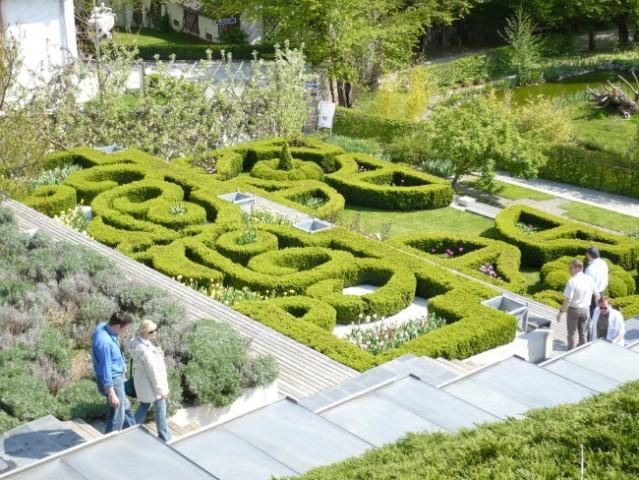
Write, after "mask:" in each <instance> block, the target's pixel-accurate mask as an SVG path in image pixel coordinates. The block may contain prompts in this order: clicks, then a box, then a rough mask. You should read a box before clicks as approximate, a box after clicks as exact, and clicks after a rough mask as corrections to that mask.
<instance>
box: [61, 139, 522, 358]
mask: <svg viewBox="0 0 639 480" xmlns="http://www.w3.org/2000/svg"><path fill="white" fill-rule="evenodd" d="M281 148H282V140H281V139H275V140H269V141H265V142H255V143H252V144H246V145H242V146H241V147H238V148H237V149H234V150H233V151H232V152H231V151H225V152H223V154H222V155H220V156H219V157H215V158H214V159H215V167H216V168H217V167H222V166H224V168H223V170H224V172H223V173H221V172H219V171H217V172H216V173H212V174H209V173H206V170H205V167H203V166H202V165H193V164H192V163H191V161H190V160H184V161H179V162H174V163H165V162H162V161H160V160H158V159H153V158H152V157H149V156H147V155H144V154H143V153H141V152H136V151H133V150H126V151H124V152H120V153H116V154H112V155H104V154H102V153H100V152H95V151H91V150H87V149H82V150H78V151H73V152H71V153H70V154H69V155H68V156H67V157H66V158H67V159H72V160H73V161H74V162H76V163H78V164H81V165H84V166H85V170H82V171H79V172H76V173H74V174H72V175H70V176H69V177H68V179H67V187H71V186H72V187H73V188H74V189H75V190H76V192H77V194H78V196H80V195H82V196H84V197H86V198H88V199H89V201H88V202H89V203H90V204H91V206H92V208H93V213H94V220H93V221H92V222H91V223H90V224H89V233H90V235H92V236H93V237H94V238H96V239H97V240H99V241H102V242H104V243H106V244H108V245H112V246H117V248H118V249H120V250H121V251H123V252H125V253H127V254H128V255H131V256H132V257H133V258H136V259H138V260H139V261H141V262H144V263H145V264H147V265H149V266H152V267H154V268H156V269H157V270H159V271H162V272H164V273H166V274H167V275H170V276H172V277H178V276H180V277H182V278H191V279H193V280H195V281H196V282H199V283H202V284H205V283H218V282H222V283H223V284H224V285H226V286H233V287H236V288H243V287H248V288H250V289H252V290H254V291H261V292H265V291H266V290H269V291H273V290H275V291H279V292H284V291H286V292H287V293H289V294H290V292H291V290H292V291H294V292H295V293H297V295H296V296H294V297H293V298H295V299H297V298H298V297H299V298H300V300H299V301H298V300H294V301H293V300H291V301H288V302H287V301H284V300H277V301H275V300H273V301H272V303H271V302H268V303H267V304H266V305H268V308H266V307H265V304H263V303H260V304H259V307H258V308H256V311H257V313H255V315H252V316H254V318H256V319H257V320H263V321H265V323H268V324H270V325H276V328H278V329H279V330H280V331H283V332H285V333H287V334H290V335H291V336H294V337H295V338H297V339H298V340H301V341H304V342H305V343H308V344H310V345H312V346H314V347H315V348H318V349H319V350H321V351H323V352H326V353H328V354H330V355H331V356H333V357H334V358H337V359H340V361H344V363H346V364H348V365H352V366H355V368H367V366H371V365H372V364H376V363H380V362H381V361H383V359H382V358H381V357H380V358H374V357H372V356H371V355H370V354H368V353H365V352H361V351H359V349H358V348H357V347H355V346H354V345H351V344H349V343H348V342H346V341H345V340H341V339H339V338H337V337H334V336H333V335H332V334H331V333H329V332H328V331H327V330H326V329H328V328H330V325H331V323H332V321H333V320H332V319H333V318H335V320H336V321H340V322H345V323H348V322H350V321H354V320H356V319H357V317H358V315H359V314H360V313H365V314H369V313H371V314H372V313H378V314H380V315H391V314H394V313H396V312H398V311H399V310H401V309H403V308H404V307H406V306H407V305H409V304H410V303H411V302H412V301H413V298H414V296H415V295H416V294H417V295H419V296H423V297H425V298H429V301H430V307H431V309H432V310H433V311H435V312H436V313H437V314H439V315H440V316H442V317H444V318H446V319H447V320H448V322H449V323H450V325H449V326H447V327H444V328H442V329H441V330H439V331H437V332H432V335H433V336H431V337H429V335H431V334H427V335H425V336H424V339H423V340H422V341H421V342H417V343H412V342H411V344H412V345H414V346H415V352H414V353H416V354H426V353H427V352H435V353H437V354H438V355H442V356H445V357H449V358H461V357H462V356H468V355H472V354H473V353H479V352H481V351H483V350H485V349H486V348H491V347H494V346H497V345H499V344H501V343H504V342H506V341H510V340H511V339H512V338H513V336H514V333H515V326H516V320H515V319H514V317H510V316H508V315H506V314H504V313H503V312H498V311H495V310H493V309H491V308H489V307H485V306H482V305H481V300H483V299H486V298H489V297H491V296H495V295H496V293H497V291H496V290H494V289H492V288H489V287H483V286H477V285H474V282H472V281H471V280H469V279H466V278H463V277H459V276H456V275H452V274H451V273H450V272H448V271H447V270H445V269H443V268H441V267H439V266H434V265H426V264H424V262H423V261H422V260H421V259H418V258H414V257H412V256H410V255H407V254H405V253H402V252H398V251H397V250H396V249H395V248H393V247H391V246H388V245H385V244H383V243H379V242H375V241H372V240H368V239H365V238H363V237H361V236H360V235H357V234H355V233H353V232H350V231H348V230H346V229H343V228H333V229H330V230H325V231H322V232H319V233H315V234H313V235H310V234H308V233H306V232H302V231H300V230H298V229H295V228H293V227H290V226H287V225H262V224H258V225H256V226H255V228H256V233H257V242H255V243H251V244H247V245H240V244H238V242H237V239H238V238H239V237H240V236H241V234H242V233H243V227H242V222H241V212H240V208H239V207H238V206H237V205H233V204H231V203H230V202H226V201H224V200H221V199H220V198H218V195H220V194H224V193H228V192H229V191H236V190H237V189H242V190H245V191H248V192H252V193H255V194H258V195H260V196H263V197H265V198H267V199H271V200H273V201H277V202H278V203H283V204H285V205H289V206H297V207H299V209H300V210H303V211H304V210H305V211H311V210H310V209H304V207H300V204H299V203H298V202H300V201H302V199H303V197H304V195H309V194H310V195H314V196H325V197H326V198H327V199H328V200H327V202H326V204H325V205H324V206H323V207H320V208H319V209H317V210H316V212H318V213H319V212H320V211H321V209H322V208H328V209H327V210H325V211H326V212H330V211H336V210H337V209H338V208H339V209H340V210H341V208H343V197H341V196H340V195H338V194H337V193H336V192H335V191H334V190H333V189H332V188H331V187H329V186H327V185H325V184H322V183H320V182H317V181H312V180H306V181H301V182H278V181H266V180H261V179H257V178H251V177H248V176H240V177H237V175H236V173H237V170H238V168H239V165H240V161H241V165H242V169H244V170H246V169H248V168H251V167H252V166H253V165H255V164H256V163H257V162H259V161H261V160H267V159H271V158H274V157H276V156H277V155H278V154H279V151H280V150H281ZM291 152H292V154H293V155H294V156H295V158H298V159H301V160H304V161H310V162H314V163H315V164H317V165H319V166H320V167H321V168H322V169H323V170H324V171H325V172H328V176H331V175H333V176H335V178H340V179H341V180H342V181H343V182H344V183H347V182H351V183H352V184H353V185H355V186H356V188H360V187H359V186H357V184H358V183H361V184H367V185H369V186H370V187H369V193H365V195H370V192H382V193H380V198H385V196H389V195H392V194H389V193H387V192H386V193H384V192H383V190H384V189H386V190H395V191H397V192H399V193H400V194H401V193H405V194H406V195H407V198H408V199H409V200H408V201H414V200H413V199H415V198H417V199H420V201H423V198H424V196H426V197H429V195H430V197H429V198H430V201H431V202H432V203H431V204H433V203H434V204H437V203H438V202H441V199H442V198H445V199H446V201H445V202H442V203H445V204H448V202H450V199H451V197H452V191H450V186H449V185H448V183H447V182H444V181H441V180H439V179H435V178H434V177H430V176H428V175H423V176H422V175H420V174H415V173H414V172H413V171H412V170H406V171H404V170H403V169H402V167H397V166H395V165H392V164H389V163H386V162H383V161H380V160H378V159H375V158H373V157H367V156H362V155H360V156H357V155H356V156H353V155H345V154H343V151H342V150H341V149H339V148H337V147H334V146H330V145H326V144H323V143H321V142H318V141H315V140H308V139H304V140H303V142H302V143H301V144H297V145H296V144H293V145H292V146H291ZM56 161H58V162H60V161H61V160H60V157H59V158H58V160H56ZM358 162H359V163H358ZM360 166H364V168H365V169H366V170H367V171H366V172H363V174H364V175H366V174H369V175H371V178H370V179H369V182H359V181H355V180H349V178H350V177H355V178H357V176H358V175H362V174H361V173H358V172H359V170H360ZM389 174H390V175H396V174H402V175H404V174H406V175H405V176H403V177H401V178H394V179H393V181H397V182H398V183H401V180H402V179H403V180H404V183H405V184H406V183H408V185H409V186H404V187H390V186H389V187H381V186H379V185H374V184H373V183H371V182H372V181H373V179H372V177H373V176H375V175H379V176H384V175H389ZM408 174H410V175H408ZM223 176H224V177H225V178H230V179H228V180H226V181H222V180H223V178H222V177H223ZM411 182H419V183H420V186H410V183H411ZM376 189H377V190H376ZM429 189H430V191H429ZM422 190H423V191H422ZM424 191H426V192H427V193H424ZM80 198H82V197H80ZM390 198H395V197H392V196H391V197H390ZM433 199H434V200H433ZM414 205H416V204H414ZM176 206H179V207H180V208H184V210H185V211H184V213H183V214H182V215H175V217H176V218H175V219H173V218H172V217H173V216H174V214H172V213H171V212H170V210H171V208H173V207H176ZM327 206H328V207H327ZM420 206H422V205H420ZM180 217H183V218H180ZM362 283H368V284H372V285H376V286H378V287H380V288H379V289H378V290H376V291H375V292H373V293H370V294H367V295H363V296H355V295H344V294H343V293H342V289H343V288H344V287H347V286H353V285H358V284H362ZM307 298H309V299H308V300H307ZM460 302H461V303H460ZM311 307H312V308H311ZM246 308H247V309H251V311H252V308H253V307H248V306H247V307H246ZM322 310H325V311H326V312H327V316H328V317H327V318H328V319H324V317H322V315H321V313H320V312H321V311H322ZM311 311H312V312H313V313H312V314H311ZM309 315H310V316H309ZM318 330H319V331H320V332H323V333H321V334H320V333H318ZM447 331H448V332H451V333H450V334H447V333H446V332H447ZM464 332H465V333H464ZM477 332H479V335H478V334H477ZM426 337H429V338H431V340H429V339H428V338H426ZM407 348H409V350H410V349H412V348H413V347H407ZM403 351H404V350H402V352H403ZM411 351H412V350H411ZM422 352H423V353H422ZM395 354H397V355H399V354H401V352H400V351H399V350H398V351H397V352H395ZM388 355H391V356H392V355H393V354H388Z"/></svg>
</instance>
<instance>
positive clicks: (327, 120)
mask: <svg viewBox="0 0 639 480" xmlns="http://www.w3.org/2000/svg"><path fill="white" fill-rule="evenodd" d="M336 106H337V104H335V103H333V102H324V101H321V102H320V104H319V116H318V118H317V129H318V130H319V129H320V128H328V129H329V130H330V132H331V133H333V116H334V115H335V107H336Z"/></svg>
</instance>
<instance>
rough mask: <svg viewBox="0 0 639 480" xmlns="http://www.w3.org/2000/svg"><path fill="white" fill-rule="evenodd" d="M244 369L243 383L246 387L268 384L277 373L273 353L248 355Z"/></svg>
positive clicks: (277, 368) (275, 377)
mask: <svg viewBox="0 0 639 480" xmlns="http://www.w3.org/2000/svg"><path fill="white" fill-rule="evenodd" d="M246 367H247V368H246V370H245V371H244V372H243V374H244V375H243V379H242V381H243V383H244V385H246V386H247V387H249V388H250V387H255V386H260V385H268V384H269V383H272V382H274V381H275V380H276V379H277V376H278V375H279V367H278V366H277V359H276V358H275V357H274V356H273V355H270V354H269V355H262V356H258V357H249V358H248V363H247V366H246Z"/></svg>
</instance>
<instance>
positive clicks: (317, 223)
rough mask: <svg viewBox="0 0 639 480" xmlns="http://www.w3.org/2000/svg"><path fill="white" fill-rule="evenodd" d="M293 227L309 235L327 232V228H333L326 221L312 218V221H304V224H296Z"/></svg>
mask: <svg viewBox="0 0 639 480" xmlns="http://www.w3.org/2000/svg"><path fill="white" fill-rule="evenodd" d="M293 226H294V227H295V228H299V229H300V230H303V231H305V232H308V233H315V232H321V231H322V230H326V229H327V228H331V227H332V226H333V224H332V223H329V222H327V221H325V220H318V219H316V218H312V219H310V220H304V221H303V222H299V223H296V224H294V225H293Z"/></svg>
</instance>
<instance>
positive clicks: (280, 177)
mask: <svg viewBox="0 0 639 480" xmlns="http://www.w3.org/2000/svg"><path fill="white" fill-rule="evenodd" d="M289 155H290V153H289ZM284 165H288V163H287V162H285V163H284ZM251 176H252V177H256V178H261V179H264V180H274V181H277V182H288V181H299V180H318V181H321V180H322V178H323V177H324V172H323V171H322V168H321V167H320V166H319V165H317V164H315V163H313V162H304V161H302V160H294V159H293V158H292V157H291V158H290V168H282V159H281V158H280V159H279V160H278V159H274V160H262V161H259V162H257V163H256V164H255V166H254V167H253V168H252V169H251Z"/></svg>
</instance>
